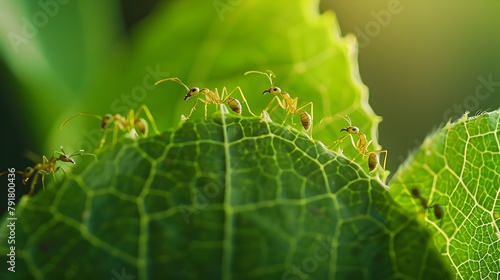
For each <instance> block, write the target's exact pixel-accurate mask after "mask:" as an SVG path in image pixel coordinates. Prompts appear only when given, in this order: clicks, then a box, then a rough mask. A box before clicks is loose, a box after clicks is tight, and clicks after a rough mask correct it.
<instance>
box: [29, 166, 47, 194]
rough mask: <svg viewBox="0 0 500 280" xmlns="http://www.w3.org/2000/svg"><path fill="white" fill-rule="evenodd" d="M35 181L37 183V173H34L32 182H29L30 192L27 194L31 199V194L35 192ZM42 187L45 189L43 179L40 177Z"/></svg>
mask: <svg viewBox="0 0 500 280" xmlns="http://www.w3.org/2000/svg"><path fill="white" fill-rule="evenodd" d="M36 181H38V171H35V174H34V175H33V181H32V182H31V185H30V191H29V193H28V196H29V197H31V196H32V195H33V193H34V192H35V185H36ZM42 186H43V188H44V189H45V186H44V185H43V177H42Z"/></svg>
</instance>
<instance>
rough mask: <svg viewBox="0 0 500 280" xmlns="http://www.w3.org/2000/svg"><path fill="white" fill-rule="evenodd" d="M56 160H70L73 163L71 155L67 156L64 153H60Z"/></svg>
mask: <svg viewBox="0 0 500 280" xmlns="http://www.w3.org/2000/svg"><path fill="white" fill-rule="evenodd" d="M58 160H60V161H62V162H71V163H72V164H75V160H74V159H72V158H71V156H68V155H66V154H60V155H59V158H58Z"/></svg>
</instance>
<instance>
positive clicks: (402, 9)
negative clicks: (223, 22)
mask: <svg viewBox="0 0 500 280" xmlns="http://www.w3.org/2000/svg"><path fill="white" fill-rule="evenodd" d="M53 1H55V0H53ZM49 2H50V1H49ZM210 2H212V1H210ZM57 3H59V6H58V10H57V12H55V14H54V16H50V15H49V17H48V18H47V24H45V25H43V27H41V28H38V29H37V31H36V32H34V34H33V37H32V38H29V40H28V42H21V41H16V42H18V45H17V46H16V45H15V44H13V43H12V42H13V41H12V40H14V41H15V40H19V38H13V37H12V35H11V34H10V33H11V32H21V31H22V30H21V29H20V28H22V26H20V24H23V23H24V22H23V18H24V17H32V16H33V15H36V13H37V12H39V11H40V9H41V7H40V5H39V4H38V3H37V2H36V1H14V0H12V1H2V2H1V3H0V14H1V15H0V26H1V30H2V35H3V36H2V44H1V47H2V49H1V57H0V72H1V75H2V77H3V79H2V83H1V84H0V87H1V92H2V94H1V112H0V113H1V114H2V115H1V120H2V124H3V125H2V128H3V131H4V133H3V140H2V148H1V150H0V158H1V159H2V160H1V166H0V170H7V168H9V167H16V168H17V169H18V170H22V169H24V168H25V167H26V166H32V165H33V161H32V159H31V158H29V157H26V152H27V151H32V152H33V153H35V154H37V155H42V154H45V155H47V156H48V157H50V154H51V153H52V151H53V150H54V149H57V148H58V147H57V146H54V145H53V143H58V139H63V138H64V137H66V135H67V134H74V135H75V139H78V137H79V138H81V135H80V133H81V132H82V131H81V130H80V127H81V126H86V127H89V128H88V130H86V131H84V133H85V132H86V133H87V134H88V135H89V138H87V139H96V141H97V139H98V138H99V135H95V133H94V132H95V130H93V128H95V127H96V119H93V118H87V117H80V118H78V119H75V120H73V121H72V123H70V124H68V126H67V127H65V128H64V129H63V130H59V128H58V126H59V124H60V123H61V122H62V121H63V120H64V119H65V118H67V117H69V116H71V115H73V114H75V113H77V112H80V111H82V110H84V111H91V112H94V113H98V114H105V113H107V112H111V111H120V110H122V108H124V106H123V105H124V104H126V103H127V102H133V103H147V104H148V106H150V108H151V109H152V111H153V114H154V115H155V118H156V119H157V122H158V125H159V126H160V130H165V129H167V128H168V127H166V126H165V125H164V124H165V122H163V121H162V120H161V118H162V112H163V111H162V110H164V111H172V110H176V111H179V112H184V113H185V112H186V110H187V109H189V108H190V107H191V106H190V105H189V104H185V103H182V102H180V103H179V104H180V105H176V106H177V107H175V108H173V107H172V106H171V105H170V104H171V103H169V102H168V101H165V99H164V98H165V96H163V95H162V94H166V93H165V92H167V89H168V90H171V91H174V90H175V91H179V92H183V90H182V88H180V86H178V85H175V84H172V85H164V87H162V88H160V89H154V88H153V87H151V84H152V83H153V82H154V81H155V80H157V79H155V77H154V76H161V75H169V76H176V75H177V74H176V71H177V70H178V71H179V72H182V71H184V69H186V68H188V67H190V66H192V65H197V64H200V63H204V61H198V60H197V57H190V58H189V59H187V60H186V61H185V63H179V64H177V65H171V66H169V67H168V69H167V68H161V67H160V66H159V65H160V63H161V62H164V61H162V60H163V59H164V58H161V57H157V58H156V57H140V56H134V55H133V53H134V51H135V50H137V49H140V48H146V49H147V48H150V49H151V52H150V53H152V54H154V53H155V52H158V50H157V49H156V48H155V44H154V43H151V42H149V44H144V45H143V46H138V44H137V42H141V40H142V41H144V38H146V35H144V38H142V37H141V36H143V34H144V33H146V34H147V33H148V30H141V28H142V27H143V26H144V21H147V20H150V19H148V15H150V14H151V13H154V12H156V11H158V10H160V9H168V8H169V5H170V1H159V0H147V1H140V2H139V1H131V0H123V1H97V0H92V1H78V0H73V1H71V0H66V1H63V0H59V2H57ZM320 7H321V11H325V10H327V9H332V10H334V12H335V14H336V16H337V20H338V22H339V25H340V29H341V32H342V35H346V34H348V33H352V34H355V35H357V36H358V40H359V45H360V49H359V60H358V61H359V68H360V72H361V78H362V80H363V82H364V84H365V85H366V86H368V88H369V92H370V96H369V101H370V105H371V106H372V108H373V110H374V111H375V113H376V114H377V115H379V116H381V117H382V118H383V122H382V123H380V125H379V143H380V144H381V145H382V147H383V148H384V149H388V150H389V155H388V156H389V158H388V166H387V168H388V169H389V170H390V171H391V172H395V171H396V169H397V167H398V165H399V164H400V163H401V162H402V161H403V159H404V158H405V157H406V156H407V154H408V152H409V151H410V150H412V149H414V148H416V147H417V146H418V145H419V143H420V142H421V141H422V140H423V139H424V137H425V136H426V135H427V134H428V133H430V132H431V131H433V130H434V129H435V128H437V127H439V126H440V125H442V124H443V123H444V122H446V121H447V120H448V119H450V118H452V119H455V118H457V117H458V116H460V114H461V113H463V111H465V110H469V111H471V114H475V113H476V112H477V111H479V110H488V109H496V108H498V107H499V105H500V94H499V92H498V91H500V86H497V85H496V84H495V83H500V55H499V52H498V50H500V18H499V17H498V14H499V12H500V3H496V2H493V1H483V2H465V1H462V2H452V1H445V2H441V3H435V2H431V1H403V0H402V1H369V0H361V1H347V0H345V1H322V2H321V6H320ZM186 11H190V13H186V14H185V15H179V16H180V17H184V16H185V17H192V18H193V20H197V21H203V20H209V19H205V18H204V14H205V13H204V11H202V10H200V9H197V8H196V7H193V6H190V7H186ZM277 12H278V11H277ZM75 18H76V20H75ZM39 20H40V21H43V20H44V18H43V17H41V18H39ZM262 20H263V21H267V20H271V19H269V18H267V19H266V18H263V19H262ZM165 28H168V29H169V32H170V33H174V34H175V35H176V36H175V38H165V39H158V40H159V41H163V40H168V45H170V46H171V47H172V48H171V49H168V48H166V49H163V50H161V51H163V52H165V53H167V54H168V53H169V52H172V51H173V50H178V49H183V48H188V47H190V46H187V45H184V42H186V38H191V37H196V36H198V37H199V38H200V40H201V39H202V38H203V36H204V35H205V34H192V33H190V30H188V29H183V26H182V25H180V23H177V24H176V21H175V19H173V20H172V25H171V26H168V27H165ZM28 31H30V30H28ZM31 31H32V30H31ZM151 32H153V31H151ZM165 32H167V31H165ZM262 32H265V31H264V30H263V31H262ZM28 33H29V32H28ZM157 35H158V38H161V35H162V34H161V33H158V34H157ZM308 43H309V42H304V44H306V45H307V44H308ZM38 44H41V46H42V47H41V48H34V46H39V45H38ZM208 44H212V45H209V47H217V42H212V41H210V42H209V43H208ZM310 44H314V42H310ZM161 45H164V44H158V46H161ZM144 46H147V47H144ZM208 49H209V48H208ZM40 50H42V51H40ZM146 53H147V52H146ZM170 55H171V54H170ZM242 56H243V57H244V59H242V60H241V61H229V62H227V63H241V64H244V66H245V64H246V63H249V62H253V60H256V61H262V60H265V58H260V57H253V56H252V54H251V53H245V54H242ZM35 61H36V62H37V63H34V62H35ZM68 61H70V62H71V63H68ZM249 64H250V65H253V64H252V63H249ZM47 65H49V67H47ZM47 68H50V69H52V70H53V71H52V73H47V72H46V71H45V70H44V69H47ZM179 68H183V69H179ZM244 68H245V67H244ZM246 69H247V70H251V69H252V67H251V66H248V67H246ZM261 70H263V69H261ZM200 71H204V70H200ZM89 72H91V73H92V75H89V74H88V73H89ZM54 73H56V75H54ZM197 74H200V73H197ZM204 74H205V76H208V77H210V74H211V73H209V74H207V73H201V74H200V75H199V76H202V77H203V75H204ZM148 75H149V77H150V78H149V79H148V80H144V79H145V78H146V77H148ZM211 75H212V78H213V75H214V74H211ZM234 75H235V77H238V78H237V79H242V77H241V73H234ZM236 75H238V76H236ZM96 76H97V77H101V78H98V79H95V77H96ZM54 77H57V79H55V78H54ZM110 77H113V79H111V78H110ZM117 78H118V79H119V80H123V81H124V82H123V84H107V83H109V81H110V80H113V81H114V80H117ZM143 78H144V79H143ZM185 78H186V79H188V78H192V77H185ZM197 78H198V77H197ZM261 78H262V79H264V77H261ZM278 78H279V77H278ZM131 80H135V81H139V84H137V83H135V85H137V86H132V87H131V83H130V82H129V83H127V82H128V81H131ZM482 80H483V81H484V80H486V81H487V80H492V81H494V83H493V86H492V85H490V86H489V87H486V86H483V87H482V88H480V90H479V91H476V89H477V88H478V87H479V86H481V85H482V84H484V82H482ZM60 81H64V82H62V83H61V82H60ZM497 81H498V82H497ZM264 82H265V80H264V81H263V83H264ZM132 84H134V82H132ZM103 85H105V87H106V88H109V89H113V90H112V91H111V92H109V93H108V94H107V95H103V94H102V93H101V92H99V91H96V90H95V89H97V88H103ZM226 85H227V86H228V87H229V88H233V87H234V86H235V85H238V80H236V81H235V82H234V83H233V84H227V83H226ZM137 87H139V88H137ZM488 89H489V90H488ZM28 91H29V92H32V93H34V94H32V95H28V94H24V93H25V92H28ZM61 92H64V93H66V94H60V93H61ZM144 92H145V93H146V94H145V95H144ZM133 94H136V95H135V98H133V96H134V95H133ZM179 94H180V95H182V93H179ZM82 96H84V97H85V99H86V100H93V103H92V104H80V103H79V102H78V100H80V98H82ZM127 96H128V97H127ZM131 96H132V98H131ZM178 98H182V96H180V97H178ZM179 101H180V99H179ZM301 102H305V99H304V98H301ZM103 104H104V105H103ZM266 104H267V103H266ZM316 104H317V102H316ZM323 105H324V106H328V104H323ZM316 106H318V105H316ZM332 106H334V105H332ZM84 108H89V109H84ZM93 108H105V109H103V110H107V111H102V110H101V111H98V112H96V111H93V110H94V109H93ZM200 108H201V107H200ZM198 111H201V110H198ZM254 112H258V110H255V109H254ZM123 113H124V112H123ZM318 120H319V119H317V121H318ZM54 122H56V125H54ZM355 125H358V126H362V125H363V124H355ZM63 142H64V141H63ZM62 144H64V145H65V147H67V152H72V151H73V149H77V148H84V149H86V150H88V149H90V148H91V143H90V141H87V142H79V143H77V144H75V143H73V144H65V143H61V145H62Z"/></svg>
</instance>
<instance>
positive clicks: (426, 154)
mask: <svg viewBox="0 0 500 280" xmlns="http://www.w3.org/2000/svg"><path fill="white" fill-rule="evenodd" d="M499 118H500V113H499V111H494V112H491V113H485V114H482V115H479V116H476V117H472V118H468V117H467V114H466V115H464V116H463V117H462V118H461V119H460V120H458V121H457V122H455V123H451V124H450V123H448V124H447V125H446V127H444V128H443V129H442V130H439V131H438V132H437V133H435V134H433V135H431V136H429V137H428V138H427V139H426V140H425V141H424V143H423V144H422V147H421V148H420V150H419V151H418V152H417V153H416V154H415V156H414V157H412V158H410V159H409V160H408V161H407V163H406V164H405V165H404V166H402V167H401V168H400V169H399V170H398V171H397V173H396V174H395V175H394V178H393V180H392V181H391V183H390V188H389V192H390V193H391V195H392V197H394V199H395V200H396V201H398V202H399V203H400V204H401V205H402V207H404V208H405V209H407V210H409V211H410V212H412V213H419V214H420V215H422V216H423V218H422V222H425V223H426V224H427V225H428V228H429V229H430V230H432V231H433V232H434V242H435V244H436V246H437V248H438V250H439V251H440V252H441V254H442V255H443V256H445V257H446V258H447V259H448V262H449V264H450V265H451V266H452V267H453V269H455V271H456V274H457V276H458V278H461V279H470V278H480V279H495V278H498V275H499V273H500V263H499V260H500V250H499V244H500V206H499V204H498V202H499V196H500V188H499V186H500V175H499V174H500V165H499V163H500V141H499V138H500V130H499ZM412 188H418V189H419V190H420V192H421V194H422V196H423V197H424V198H426V199H427V200H428V201H429V205H432V204H436V203H437V204H440V205H442V206H443V208H444V211H445V212H444V213H445V214H444V217H443V219H442V220H437V219H436V218H435V217H434V216H433V215H432V214H431V211H427V212H426V211H424V210H422V205H421V203H420V201H419V200H418V199H415V198H412V196H411V190H412ZM431 201H432V202H431Z"/></svg>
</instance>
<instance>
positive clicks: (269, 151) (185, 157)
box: [0, 115, 449, 279]
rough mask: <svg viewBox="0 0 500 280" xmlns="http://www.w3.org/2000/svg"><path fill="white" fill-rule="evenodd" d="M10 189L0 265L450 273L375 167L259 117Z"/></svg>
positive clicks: (163, 273) (155, 271)
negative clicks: (12, 223) (12, 237)
mask: <svg viewBox="0 0 500 280" xmlns="http://www.w3.org/2000/svg"><path fill="white" fill-rule="evenodd" d="M21 203H22V205H21V206H20V207H18V210H17V211H18V215H19V216H20V217H22V219H19V220H18V221H17V223H16V240H17V241H18V243H16V244H19V245H17V248H16V254H17V260H16V264H17V265H16V269H17V270H16V273H15V274H12V273H10V272H8V271H5V270H3V271H1V272H0V273H2V274H3V275H2V279H6V278H5V277H6V276H10V277H11V278H12V277H13V278H12V279H14V278H15V279H26V278H46V279H60V278H69V277H78V278H88V277H91V278H95V277H96V276H97V277H99V279H108V278H109V277H110V275H113V274H114V272H113V271H115V272H116V271H121V270H122V268H123V269H124V271H126V272H128V273H127V275H132V276H137V277H138V279H147V278H153V279H160V278H161V279H200V278H203V279H297V277H300V278H302V279H303V278H305V277H309V278H308V279H352V278H356V279H390V278H405V279H446V278H447V277H449V275H448V271H447V269H446V268H444V265H443V263H442V261H441V257H440V256H439V254H438V253H437V251H436V250H435V248H434V246H433V243H432V239H430V235H429V233H428V231H427V229H426V228H425V227H423V226H421V225H419V223H418V221H417V220H416V219H415V217H414V215H409V216H408V215H407V214H405V213H404V211H403V210H402V209H400V207H399V205H398V204H397V203H395V202H394V201H393V200H392V199H391V197H390V196H389V193H388V192H387V190H386V189H385V187H384V186H383V185H381V184H380V183H379V181H378V180H376V179H374V178H373V177H370V176H367V175H366V174H365V173H364V172H363V170H362V169H360V168H359V167H358V166H357V165H352V164H349V163H348V161H347V160H345V159H344V158H342V157H338V156H336V155H335V154H334V153H332V152H331V151H329V150H326V149H325V148H324V146H323V145H321V144H320V143H314V142H312V141H311V140H310V139H308V138H307V137H306V136H304V135H303V134H300V133H298V132H297V131H290V130H288V129H287V128H283V127H282V126H280V125H277V124H274V123H266V122H262V121H260V120H259V119H248V118H243V119H242V118H239V117H233V116H229V115H227V118H226V117H223V118H221V117H220V116H218V117H215V118H214V119H211V120H209V121H187V122H185V123H184V124H183V126H182V127H181V128H179V129H178V130H176V131H172V132H165V133H164V134H162V135H159V136H155V137H151V138H143V139H140V140H139V141H137V142H136V141H130V140H129V141H125V143H120V144H119V145H117V146H116V147H114V148H111V149H109V150H107V151H106V152H103V153H101V154H99V159H98V161H95V162H92V163H91V164H90V165H89V166H88V167H87V168H84V169H83V170H82V168H79V170H78V171H76V172H74V173H73V174H68V177H67V179H66V180H64V182H63V183H62V184H60V185H58V186H55V187H51V188H49V189H48V190H46V191H44V192H42V193H40V194H38V195H36V196H35V197H33V198H27V197H24V198H23V200H22V202H21ZM2 229H3V234H7V231H8V228H7V227H6V226H5V224H4V226H2ZM1 246H3V247H0V250H1V252H2V254H1V256H0V260H2V261H4V262H5V261H7V260H6V259H7V256H6V254H7V253H8V250H7V248H6V247H5V244H3V243H2V244H1ZM82 256H84V257H82ZM96 260H98V261H96Z"/></svg>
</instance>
